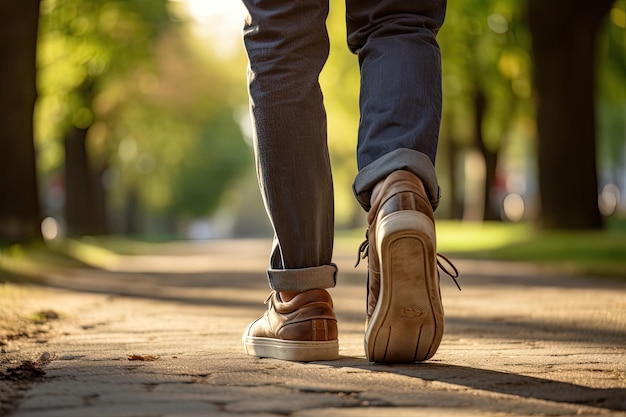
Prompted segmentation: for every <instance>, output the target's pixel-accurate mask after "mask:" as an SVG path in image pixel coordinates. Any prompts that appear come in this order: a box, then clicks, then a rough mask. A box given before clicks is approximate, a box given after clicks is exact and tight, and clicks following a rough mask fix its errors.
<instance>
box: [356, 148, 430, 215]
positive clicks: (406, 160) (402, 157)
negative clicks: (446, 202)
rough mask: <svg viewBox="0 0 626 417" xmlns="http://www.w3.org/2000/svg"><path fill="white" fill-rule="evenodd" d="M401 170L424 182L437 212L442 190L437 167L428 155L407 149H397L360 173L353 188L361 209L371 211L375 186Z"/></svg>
mask: <svg viewBox="0 0 626 417" xmlns="http://www.w3.org/2000/svg"><path fill="white" fill-rule="evenodd" d="M399 170H404V171H409V172H412V173H413V174H415V175H417V177H418V178H419V179H420V180H422V182H423V183H424V188H426V193H427V194H428V198H429V199H430V204H431V205H432V207H433V211H434V210H436V209H437V206H438V205H439V197H440V190H439V184H438V182H437V174H436V173H435V167H434V166H433V163H432V162H431V160H430V158H429V157H428V156H427V155H426V154H424V153H422V152H419V151H416V150H413V149H407V148H401V149H396V150H394V151H392V152H390V153H388V154H386V155H384V156H382V157H380V158H378V159H377V160H375V161H374V162H372V163H371V164H369V165H367V166H366V167H364V168H363V169H361V170H360V171H359V173H358V174H357V176H356V179H355V180H354V184H353V186H352V188H353V191H354V195H355V196H356V199H357V200H358V202H359V204H361V207H363V209H364V210H365V211H369V210H370V208H371V205H370V199H371V197H372V190H373V189H374V186H375V185H376V184H378V182H380V181H382V180H384V179H385V178H386V177H387V176H388V175H389V174H391V173H392V172H394V171H399Z"/></svg>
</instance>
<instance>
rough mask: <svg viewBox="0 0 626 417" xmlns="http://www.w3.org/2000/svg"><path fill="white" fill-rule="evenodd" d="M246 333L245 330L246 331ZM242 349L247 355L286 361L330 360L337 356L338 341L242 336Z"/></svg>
mask: <svg viewBox="0 0 626 417" xmlns="http://www.w3.org/2000/svg"><path fill="white" fill-rule="evenodd" d="M246 333H247V331H246ZM242 341H243V349H244V350H245V352H246V353H247V354H248V355H251V356H258V357H261V358H274V359H282V360H287V361H297V362H311V361H331V360H335V359H338V358H339V342H338V341H337V340H330V341H324V342H301V341H293V340H281V339H271V338H268V337H253V336H246V335H245V334H244V336H243V339H242Z"/></svg>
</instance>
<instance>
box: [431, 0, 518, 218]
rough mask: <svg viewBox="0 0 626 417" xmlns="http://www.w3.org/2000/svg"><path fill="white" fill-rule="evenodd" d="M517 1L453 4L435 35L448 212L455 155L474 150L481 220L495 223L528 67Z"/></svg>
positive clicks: (454, 204) (454, 194)
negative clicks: (479, 171)
mask: <svg viewBox="0 0 626 417" xmlns="http://www.w3.org/2000/svg"><path fill="white" fill-rule="evenodd" d="M519 9H520V7H519V1H515V0H464V1H459V2H458V3H455V5H454V7H451V8H450V9H449V10H448V12H447V16H446V23H445V24H444V27H443V28H442V30H441V33H440V34H439V37H438V39H439V42H440V44H441V49H442V60H443V87H444V88H443V91H444V114H443V122H442V139H444V140H448V141H449V142H452V143H449V144H443V146H442V148H443V149H444V151H447V153H448V158H447V161H446V160H445V159H444V161H445V162H448V165H449V167H448V169H449V170H450V172H451V175H450V176H449V177H450V185H451V190H450V192H447V193H446V195H451V200H452V207H451V209H452V213H453V215H454V216H456V217H458V216H459V214H460V213H458V210H459V209H458V207H459V206H460V205H461V204H460V203H459V202H457V201H456V199H457V197H458V191H457V189H458V190H459V191H460V189H459V187H458V186H457V184H456V181H455V179H456V175H455V174H454V172H455V165H456V163H457V162H456V161H457V155H456V153H458V152H462V151H463V149H464V148H465V149H467V148H472V149H476V150H477V151H478V152H479V153H480V155H481V157H482V159H483V161H484V167H485V170H484V171H485V175H484V179H483V181H482V196H483V198H482V202H481V203H482V204H481V206H482V219H483V220H499V219H501V208H500V206H499V203H500V201H499V200H498V199H496V198H495V197H496V193H494V190H495V189H496V184H497V179H498V174H499V173H500V172H501V171H503V169H502V166H501V162H500V159H501V154H502V151H503V150H506V148H507V146H508V145H509V138H510V137H511V136H513V131H514V130H515V129H516V123H518V121H519V119H520V118H521V117H523V116H524V114H525V112H527V107H528V106H527V104H528V102H529V96H530V94H529V91H530V89H529V88H528V85H529V73H530V70H529V64H528V54H527V52H526V50H525V49H526V42H525V34H526V28H525V26H524V25H523V22H521V19H520V12H519Z"/></svg>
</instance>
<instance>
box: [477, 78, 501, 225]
mask: <svg viewBox="0 0 626 417" xmlns="http://www.w3.org/2000/svg"><path fill="white" fill-rule="evenodd" d="M486 110H487V97H486V95H485V93H484V92H483V91H482V90H481V89H480V88H479V89H478V90H476V93H475V95H474V143H475V144H476V147H477V148H478V150H479V151H480V153H481V155H482V157H483V159H484V161H485V179H484V182H483V190H484V194H483V220H500V215H499V211H498V210H497V209H496V208H495V207H494V204H493V198H492V189H493V185H494V184H495V180H496V168H497V166H498V151H497V150H496V151H491V150H489V148H487V145H486V144H485V138H484V135H483V128H482V126H483V121H484V120H485V112H486Z"/></svg>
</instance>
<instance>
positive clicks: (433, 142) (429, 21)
mask: <svg viewBox="0 0 626 417" xmlns="http://www.w3.org/2000/svg"><path fill="white" fill-rule="evenodd" d="M346 4H347V25H348V46H349V47H350V50H351V51H353V52H354V53H356V54H357V55H358V58H359V65H360V68H361V96H360V110H361V122H360V125H359V138H358V148H357V163H358V168H359V173H358V175H357V177H356V179H355V182H354V191H355V194H356V195H357V198H358V200H359V202H360V203H361V205H362V206H363V207H364V208H365V209H366V210H367V209H369V206H370V197H371V192H372V190H373V188H374V185H375V184H377V183H378V182H380V181H382V180H383V179H385V178H386V177H387V175H389V174H390V173H391V172H393V171H397V170H407V171H410V172H413V173H414V174H415V175H417V176H418V177H419V178H420V179H421V180H422V182H424V185H425V186H426V191H427V193H428V197H429V199H430V201H431V204H432V205H433V207H434V208H436V206H437V204H438V201H439V188H438V185H437V178H436V175H435V170H434V163H435V155H436V152H437V142H438V136H439V125H440V120H441V56H440V52H439V46H438V44H437V41H436V39H435V35H436V33H437V31H438V30H439V27H440V26H441V25H442V24H443V19H444V15H445V9H446V1H445V0H412V1H400V0H382V1H378V0H347V2H346Z"/></svg>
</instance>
